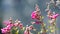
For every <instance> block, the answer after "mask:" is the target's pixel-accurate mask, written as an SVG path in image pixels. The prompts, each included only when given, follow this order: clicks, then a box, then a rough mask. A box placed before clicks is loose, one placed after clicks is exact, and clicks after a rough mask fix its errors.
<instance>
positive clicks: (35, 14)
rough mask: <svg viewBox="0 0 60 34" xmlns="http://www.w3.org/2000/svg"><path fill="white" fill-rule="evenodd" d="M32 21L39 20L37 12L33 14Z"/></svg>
mask: <svg viewBox="0 0 60 34" xmlns="http://www.w3.org/2000/svg"><path fill="white" fill-rule="evenodd" d="M31 17H32V19H39V18H40V17H39V16H38V13H37V11H34V12H32V14H31Z"/></svg>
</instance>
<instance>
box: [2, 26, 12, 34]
mask: <svg viewBox="0 0 60 34" xmlns="http://www.w3.org/2000/svg"><path fill="white" fill-rule="evenodd" d="M10 30H11V28H8V27H5V28H3V29H1V31H2V33H7V32H8V31H10Z"/></svg>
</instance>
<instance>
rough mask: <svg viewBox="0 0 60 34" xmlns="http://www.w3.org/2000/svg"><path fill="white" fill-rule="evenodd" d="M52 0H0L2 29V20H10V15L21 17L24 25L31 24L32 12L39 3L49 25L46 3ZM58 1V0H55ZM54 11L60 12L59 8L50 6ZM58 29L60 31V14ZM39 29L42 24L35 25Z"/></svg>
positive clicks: (0, 25)
mask: <svg viewBox="0 0 60 34" xmlns="http://www.w3.org/2000/svg"><path fill="white" fill-rule="evenodd" d="M49 1H50V0H0V29H1V28H2V27H3V24H2V22H3V21H4V20H8V19H9V17H12V18H13V20H14V21H15V20H16V19H19V20H21V21H22V23H23V24H24V26H26V25H30V24H31V21H33V20H32V19H31V13H32V12H33V11H34V10H35V4H38V5H39V8H40V9H41V12H42V15H43V16H44V20H43V21H44V23H46V25H47V26H48V18H47V16H46V15H47V13H46V12H45V9H46V7H47V5H46V3H47V2H49ZM54 1H56V0H54ZM50 7H51V10H52V11H55V12H56V13H59V14H60V9H59V8H57V7H56V8H54V7H53V5H52V6H50ZM56 24H57V28H58V31H57V33H58V34H59V33H60V16H59V17H58V18H57V21H56ZM34 26H35V27H36V28H37V29H38V31H39V29H40V25H36V24H35V25H34ZM0 34H1V30H0Z"/></svg>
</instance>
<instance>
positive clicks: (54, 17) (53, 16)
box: [49, 14, 59, 19]
mask: <svg viewBox="0 0 60 34" xmlns="http://www.w3.org/2000/svg"><path fill="white" fill-rule="evenodd" d="M58 16H59V14H55V15H52V16H49V17H50V18H52V19H56V18H57V17H58Z"/></svg>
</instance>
